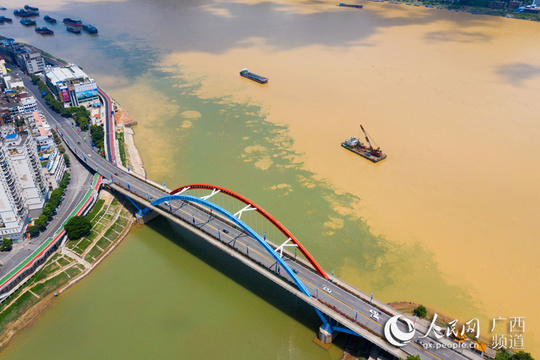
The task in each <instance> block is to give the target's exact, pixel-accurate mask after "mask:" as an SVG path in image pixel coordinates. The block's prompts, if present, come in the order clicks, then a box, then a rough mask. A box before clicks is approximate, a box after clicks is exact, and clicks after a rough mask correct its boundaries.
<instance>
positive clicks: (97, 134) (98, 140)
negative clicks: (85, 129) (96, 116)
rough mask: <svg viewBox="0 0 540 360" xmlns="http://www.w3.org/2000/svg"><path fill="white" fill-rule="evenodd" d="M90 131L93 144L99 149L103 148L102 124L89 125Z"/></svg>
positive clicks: (103, 132)
mask: <svg viewBox="0 0 540 360" xmlns="http://www.w3.org/2000/svg"><path fill="white" fill-rule="evenodd" d="M90 133H91V137H92V142H93V143H94V146H96V147H98V148H100V149H103V139H104V138H105V131H104V130H103V126H100V125H92V126H90Z"/></svg>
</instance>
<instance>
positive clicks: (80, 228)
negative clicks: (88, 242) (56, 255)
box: [64, 216, 92, 240]
mask: <svg viewBox="0 0 540 360" xmlns="http://www.w3.org/2000/svg"><path fill="white" fill-rule="evenodd" d="M64 229H65V230H66V234H67V236H68V238H69V239H70V240H77V239H80V238H81V237H83V236H86V235H88V234H90V230H91V229H92V224H90V220H88V218H87V217H86V216H74V217H72V218H71V219H69V220H68V222H67V223H66V225H65V226H64Z"/></svg>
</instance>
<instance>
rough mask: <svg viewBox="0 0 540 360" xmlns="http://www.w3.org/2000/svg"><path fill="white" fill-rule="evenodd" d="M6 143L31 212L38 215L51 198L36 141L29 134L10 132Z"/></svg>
mask: <svg viewBox="0 0 540 360" xmlns="http://www.w3.org/2000/svg"><path fill="white" fill-rule="evenodd" d="M4 145H5V146H6V147H7V150H8V151H7V153H8V161H9V163H10V165H11V168H12V169H13V170H14V173H15V175H16V177H17V178H16V180H17V182H18V184H19V188H20V190H21V195H22V196H23V198H24V200H25V202H26V206H27V207H28V210H29V214H30V216H31V217H38V216H39V215H40V214H41V210H43V206H44V205H45V203H46V202H47V200H48V199H49V189H48V186H47V185H48V184H47V182H46V181H45V178H44V175H43V170H42V168H41V163H40V161H39V159H38V154H37V151H36V143H35V141H34V139H33V138H32V136H29V135H22V136H21V135H19V134H9V135H7V136H6V138H5V139H4Z"/></svg>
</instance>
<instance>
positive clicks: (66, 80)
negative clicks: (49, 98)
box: [45, 64, 99, 108]
mask: <svg viewBox="0 0 540 360" xmlns="http://www.w3.org/2000/svg"><path fill="white" fill-rule="evenodd" d="M45 79H46V82H47V86H49V88H50V89H51V91H52V92H53V93H54V95H55V96H56V98H57V99H58V101H60V102H61V103H63V104H64V107H70V106H85V107H87V108H90V107H92V106H93V105H94V104H99V96H98V90H97V84H96V82H95V81H94V79H91V78H90V77H88V75H86V73H85V72H84V71H82V69H81V68H80V67H78V66H77V65H75V64H70V65H68V66H63V67H53V68H50V69H49V70H47V71H46V73H45Z"/></svg>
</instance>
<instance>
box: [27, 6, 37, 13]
mask: <svg viewBox="0 0 540 360" xmlns="http://www.w3.org/2000/svg"><path fill="white" fill-rule="evenodd" d="M24 10H26V11H33V12H39V9H38V8H37V7H31V6H30V5H24Z"/></svg>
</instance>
